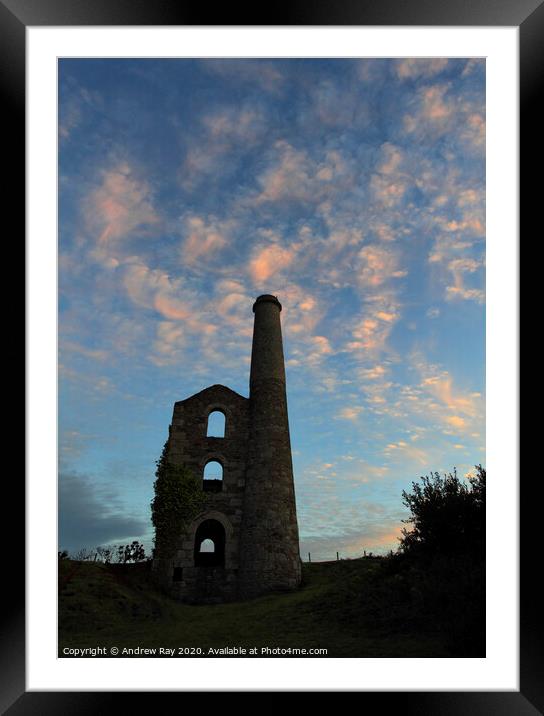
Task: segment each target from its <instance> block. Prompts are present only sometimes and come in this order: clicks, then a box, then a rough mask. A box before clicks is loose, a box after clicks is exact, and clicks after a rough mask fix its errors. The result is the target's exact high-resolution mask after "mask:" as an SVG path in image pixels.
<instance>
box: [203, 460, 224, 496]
mask: <svg viewBox="0 0 544 716" xmlns="http://www.w3.org/2000/svg"><path fill="white" fill-rule="evenodd" d="M203 489H204V492H221V490H222V489H223V465H221V463H220V462H217V460H211V461H210V462H208V463H206V466H205V468H204V482H203Z"/></svg>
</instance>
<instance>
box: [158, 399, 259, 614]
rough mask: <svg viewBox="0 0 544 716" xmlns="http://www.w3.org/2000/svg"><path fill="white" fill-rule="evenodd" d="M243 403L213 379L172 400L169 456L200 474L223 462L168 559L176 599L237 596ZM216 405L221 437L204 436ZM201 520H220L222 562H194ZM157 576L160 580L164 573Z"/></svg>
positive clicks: (245, 419)
mask: <svg viewBox="0 0 544 716" xmlns="http://www.w3.org/2000/svg"><path fill="white" fill-rule="evenodd" d="M248 409H249V400H248V399H247V398H244V397H243V396H241V395H239V394H238V393H235V392H234V391H233V390H230V388H227V387H225V386H223V385H213V386H211V387H210V388H206V389H205V390H202V391H201V392H200V393H197V394H196V395H193V396H191V397H190V398H187V399H186V400H182V401H180V402H177V403H175V405H174V413H173V416H172V424H171V426H170V436H169V441H168V458H169V460H170V461H171V462H172V463H174V464H178V465H185V466H186V467H187V468H189V470H191V471H192V472H193V474H194V475H196V476H198V477H199V478H201V479H202V480H203V476H204V468H205V466H206V464H207V463H208V462H210V461H211V460H215V461H217V462H219V463H220V464H221V465H222V466H223V480H222V485H221V488H222V489H221V490H220V491H219V492H206V493H205V495H206V504H205V508H204V510H203V511H202V513H201V514H200V515H198V517H197V518H196V519H195V520H194V521H193V523H192V524H191V525H190V527H189V528H188V530H187V532H186V533H185V534H183V535H181V536H180V540H179V545H178V550H177V554H176V556H175V559H174V560H173V561H172V562H171V567H170V570H169V571H170V580H169V586H170V591H171V593H172V595H173V596H175V597H176V598H178V599H182V600H184V601H189V602H191V601H194V602H216V601H227V600H230V599H234V598H235V597H236V583H237V581H236V580H237V573H238V551H239V537H240V524H241V520H242V508H243V495H244V487H245V475H246V455H247V440H248V438H247V435H248V417H249V414H248V412H249V411H248ZM216 410H218V411H220V412H222V413H223V414H224V415H225V436H224V437H223V438H218V437H207V436H206V433H207V426H208V416H209V415H210V413H212V412H214V411H216ZM206 520H213V521H216V522H219V523H220V524H221V525H222V527H223V529H224V532H225V555H224V565H222V566H210V567H207V566H204V567H195V537H196V534H197V530H198V528H199V526H200V525H201V524H202V523H203V522H205V521H206ZM180 570H181V572H180ZM174 576H175V581H174ZM162 581H163V583H164V578H163V580H162ZM167 581H168V580H167Z"/></svg>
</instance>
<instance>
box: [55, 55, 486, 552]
mask: <svg viewBox="0 0 544 716" xmlns="http://www.w3.org/2000/svg"><path fill="white" fill-rule="evenodd" d="M58 91H59V123H58V130H59V138H58V141H59V175H58V189H59V214H58V216H59V255H58V270H59V323H58V341H59V549H68V550H70V551H71V552H72V553H74V552H75V551H77V550H78V549H80V548H82V547H87V548H93V547H96V546H98V545H107V544H119V543H123V544H124V543H126V542H127V541H132V540H133V539H137V540H139V541H141V542H143V543H144V545H145V546H146V547H147V550H148V552H149V551H150V550H151V547H152V538H153V530H152V525H151V521H150V506H149V505H150V501H151V499H152V497H153V481H154V479H155V476H154V471H155V462H156V460H157V459H158V458H159V456H160V454H161V451H162V447H163V445H164V443H165V441H166V439H167V437H168V425H169V423H170V420H171V417H172V409H173V404H174V402H175V401H178V400H183V399H185V398H187V397H189V396H190V395H193V394H194V393H197V392H199V391H200V390H202V389H203V388H205V387H207V386H209V385H213V384H216V383H220V384H223V385H226V386H228V387H230V388H232V389H233V390H235V391H237V392H238V393H240V394H241V395H244V396H247V395H248V382H249V362H250V355H251V337H252V330H253V313H252V305H253V302H254V300H255V298H256V297H257V296H259V295H261V294H263V293H270V294H274V295H277V296H278V298H279V300H280V301H281V303H282V305H283V310H282V313H281V319H282V330H283V340H284V351H285V360H286V373H287V396H288V409H289V423H290V431H291V445H292V451H293V467H294V480H295V492H296V500H297V514H298V522H299V531H300V542H301V554H302V556H303V558H304V559H306V558H307V553H308V552H311V555H312V560H313V561H317V560H326V559H333V558H335V557H336V552H339V553H340V556H341V557H357V556H360V555H362V554H363V551H366V552H367V553H368V552H374V553H386V552H388V551H389V550H390V549H396V547H397V545H398V537H399V536H400V530H401V528H402V527H403V526H404V525H403V523H402V520H403V519H406V518H407V517H408V516H409V514H408V511H407V509H406V508H405V507H404V506H403V504H402V491H403V490H410V488H411V483H412V482H413V481H418V479H419V477H420V476H421V475H426V474H429V473H430V472H431V471H438V472H440V473H444V472H450V471H452V470H453V469H454V468H456V469H457V471H458V474H459V475H461V476H465V475H467V474H469V473H470V472H471V470H473V468H474V465H476V464H479V463H481V464H483V465H485V414H484V409H485V60H481V59H474V58H466V59H446V58H429V59H414V58H403V59H395V60H388V59H353V60H351V59H350V60H344V59H311V60H304V59H289V60H287V59H285V60H281V59H278V60H273V59H272V60H271V59H266V60H264V59H263V60H258V59H251V60H238V59H229V60H227V59H213V60H212V59H208V60H197V59H195V60H192V59H161V60H155V59H126V60H113V59H61V60H59V79H58Z"/></svg>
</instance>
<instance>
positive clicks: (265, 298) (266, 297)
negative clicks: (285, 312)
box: [253, 293, 281, 313]
mask: <svg viewBox="0 0 544 716" xmlns="http://www.w3.org/2000/svg"><path fill="white" fill-rule="evenodd" d="M258 303H275V304H276V306H277V307H278V308H279V309H280V311H281V303H280V302H279V301H278V297H277V296H271V295H270V294H269V293H265V294H263V295H262V296H259V297H258V298H257V300H256V301H255V303H254V304H253V313H255V306H256V305H257V304H258Z"/></svg>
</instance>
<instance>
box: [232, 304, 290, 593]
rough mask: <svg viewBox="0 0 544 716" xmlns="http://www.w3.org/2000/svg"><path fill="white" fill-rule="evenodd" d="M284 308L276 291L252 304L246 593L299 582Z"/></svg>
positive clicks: (243, 544) (243, 560) (242, 576)
mask: <svg viewBox="0 0 544 716" xmlns="http://www.w3.org/2000/svg"><path fill="white" fill-rule="evenodd" d="M280 311H281V304H280V302H279V301H278V299H277V298H276V297H275V296H270V295H263V296H259V298H257V300H256V301H255V303H254V305H253V312H254V313H255V322H254V327H253V346H252V352H251V371H250V378H249V429H248V438H249V439H248V453H247V463H246V465H247V468H246V481H245V494H244V509H243V518H242V524H241V530H240V553H239V554H240V568H239V574H238V584H239V592H240V596H241V597H243V598H246V597H252V596H256V595H258V594H262V593H265V592H268V591H272V590H287V589H295V588H296V587H298V586H299V584H300V575H301V563H300V554H299V542H298V525H297V515H296V505H295V490H294V484H293V464H292V459H291V440H290V436H289V420H288V416H287V395H286V389H285V365H284V357H283V343H282V337H281V324H280Z"/></svg>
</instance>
